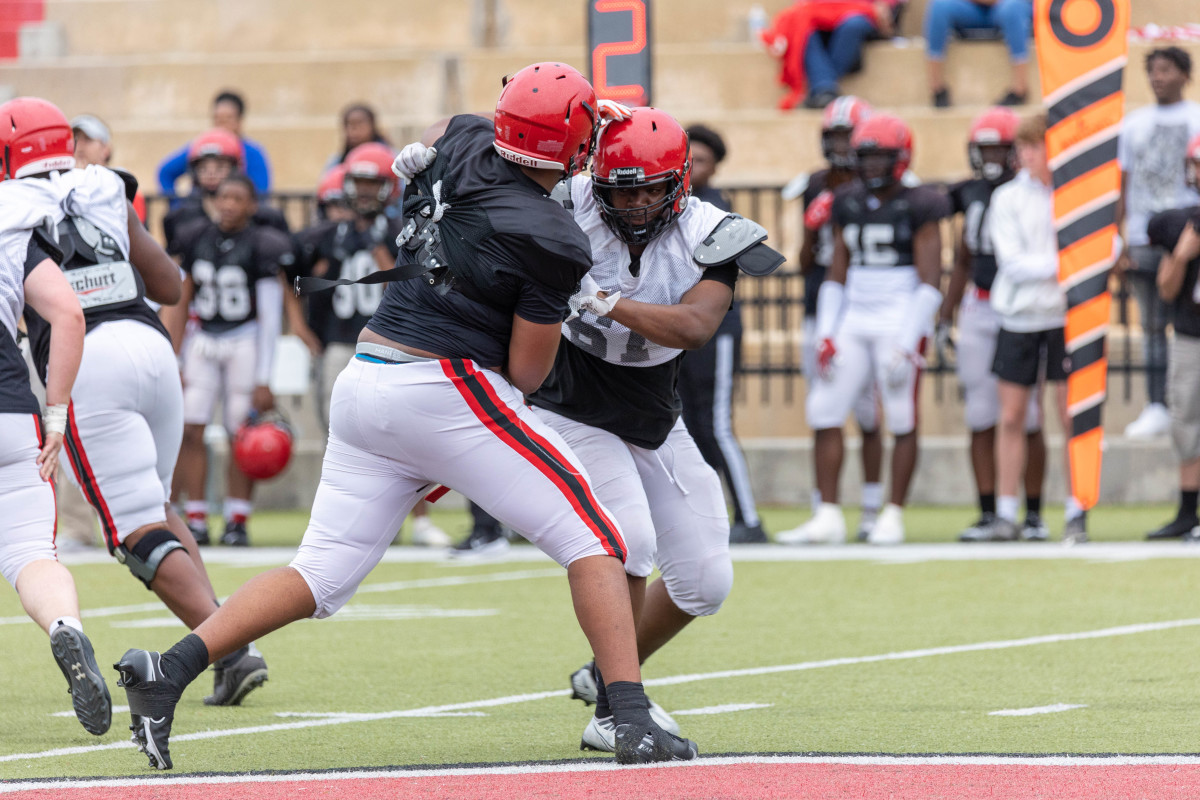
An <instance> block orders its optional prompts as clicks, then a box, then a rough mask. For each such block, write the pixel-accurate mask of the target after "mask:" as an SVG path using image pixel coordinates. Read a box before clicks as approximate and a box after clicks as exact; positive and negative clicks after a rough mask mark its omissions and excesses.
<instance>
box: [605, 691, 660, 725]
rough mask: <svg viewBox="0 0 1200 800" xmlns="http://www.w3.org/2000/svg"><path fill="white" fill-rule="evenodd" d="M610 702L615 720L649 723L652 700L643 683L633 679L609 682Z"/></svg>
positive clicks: (618, 721)
mask: <svg viewBox="0 0 1200 800" xmlns="http://www.w3.org/2000/svg"><path fill="white" fill-rule="evenodd" d="M606 688H607V689H608V704H609V706H610V707H611V708H612V716H613V722H616V723H617V724H618V725H620V724H622V723H625V722H632V723H648V722H649V721H650V701H649V700H647V699H646V690H645V689H644V688H642V684H641V683H640V682H639V683H634V682H633V681H614V682H613V683H610V684H608V686H607V687H606Z"/></svg>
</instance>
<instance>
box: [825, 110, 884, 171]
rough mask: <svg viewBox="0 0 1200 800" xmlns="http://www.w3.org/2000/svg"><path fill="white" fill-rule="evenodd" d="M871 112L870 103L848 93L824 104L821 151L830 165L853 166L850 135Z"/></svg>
mask: <svg viewBox="0 0 1200 800" xmlns="http://www.w3.org/2000/svg"><path fill="white" fill-rule="evenodd" d="M872 113H873V109H872V108H871V105H870V103H868V102H867V101H866V100H862V99H860V98H857V97H855V96H854V95H849V94H848V95H844V96H842V97H839V98H838V99H836V100H834V101H833V102H832V103H830V104H829V105H827V106H825V112H824V113H823V114H822V115H821V152H822V153H823V154H824V155H825V160H826V161H828V162H829V164H830V165H831V166H833V167H837V168H838V169H852V168H853V167H854V154H853V153H851V152H850V136H851V134H853V133H854V129H855V128H856V127H858V125H859V123H861V122H865V121H866V120H867V119H868V118H870V116H871V114H872Z"/></svg>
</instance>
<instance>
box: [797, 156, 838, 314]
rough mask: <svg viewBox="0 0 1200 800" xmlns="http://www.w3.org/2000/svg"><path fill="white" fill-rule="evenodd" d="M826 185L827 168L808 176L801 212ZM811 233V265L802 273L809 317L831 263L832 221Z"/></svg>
mask: <svg viewBox="0 0 1200 800" xmlns="http://www.w3.org/2000/svg"><path fill="white" fill-rule="evenodd" d="M828 185H829V170H828V169H820V170H817V171H816V172H814V173H813V174H812V175H810V176H809V178H808V186H805V187H804V194H803V196H802V197H801V201H800V202H801V211H800V213H801V214H803V213H804V212H805V211H806V210H808V207H809V205H810V204H811V203H812V202H813V201H814V200H816V199H817V196H818V195H820V194H821V192H823V191H825V187H826V186H828ZM813 235H814V236H815V237H816V241H814V242H813V266H812V269H811V270H809V271H808V272H807V273H806V274H805V275H804V314H805V316H809V317H815V316H816V315H817V292H818V291H820V289H821V283H822V282H823V281H824V280H825V274H826V273H827V272H828V271H829V265H830V264H832V263H833V223H832V222H827V223H825V224H824V225H822V226H821V227H820V228H819V229H818V230H817V231H815V232H814V233H813Z"/></svg>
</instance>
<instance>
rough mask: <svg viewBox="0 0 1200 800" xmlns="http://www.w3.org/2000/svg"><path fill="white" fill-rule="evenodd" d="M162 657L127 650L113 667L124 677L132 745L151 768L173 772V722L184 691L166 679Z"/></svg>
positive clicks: (121, 681) (119, 682) (121, 683)
mask: <svg viewBox="0 0 1200 800" xmlns="http://www.w3.org/2000/svg"><path fill="white" fill-rule="evenodd" d="M159 657H160V656H159V654H158V653H152V652H148V651H146V650H126V651H125V655H123V656H121V660H120V661H118V662H117V663H116V664H113V667H114V668H115V669H116V670H117V672H119V673H120V674H121V677H120V679H119V680H118V681H117V686H120V687H122V688H124V689H125V695H126V697H128V698H129V716H130V717H131V718H132V724H130V726H129V730H131V731H133V743H134V744H135V745H137V748H138V749H139V750H141V751H142V752H143V753H145V754H146V756H147V757H148V758H149V759H150V766H151V768H152V769H170V768H171V749H170V742H169V740H170V738H171V723H172V722H173V721H174V720H175V706H176V704H178V703H179V698H180V696H181V695H182V694H183V690H182V689H181V688H179V687H177V686H175V685H174V684H173V683H171V682H169V681H167V680H166V679H165V678H164V676H163V674H162V670H161V668H160V665H159Z"/></svg>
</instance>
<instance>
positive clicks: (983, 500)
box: [979, 492, 996, 514]
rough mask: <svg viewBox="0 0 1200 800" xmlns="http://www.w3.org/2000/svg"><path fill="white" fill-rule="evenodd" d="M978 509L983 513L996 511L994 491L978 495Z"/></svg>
mask: <svg viewBox="0 0 1200 800" xmlns="http://www.w3.org/2000/svg"><path fill="white" fill-rule="evenodd" d="M979 510H980V511H982V512H983V513H984V514H995V513H996V493H995V492H993V493H992V494H980V495H979Z"/></svg>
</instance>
